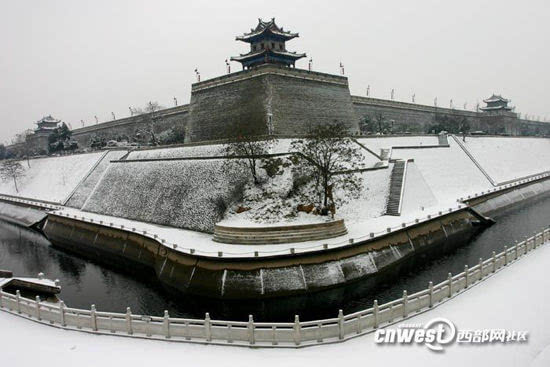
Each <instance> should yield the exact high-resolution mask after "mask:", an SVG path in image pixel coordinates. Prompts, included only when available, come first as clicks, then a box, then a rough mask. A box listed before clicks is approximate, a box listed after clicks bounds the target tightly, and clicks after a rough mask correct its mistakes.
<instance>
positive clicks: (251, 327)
mask: <svg viewBox="0 0 550 367" xmlns="http://www.w3.org/2000/svg"><path fill="white" fill-rule="evenodd" d="M248 342H249V343H250V344H255V343H256V339H255V338H254V317H252V315H248Z"/></svg>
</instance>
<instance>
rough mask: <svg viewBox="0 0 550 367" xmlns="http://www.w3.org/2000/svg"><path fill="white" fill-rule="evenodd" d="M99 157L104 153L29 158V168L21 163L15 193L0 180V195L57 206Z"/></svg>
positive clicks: (10, 182)
mask: <svg viewBox="0 0 550 367" xmlns="http://www.w3.org/2000/svg"><path fill="white" fill-rule="evenodd" d="M103 154H104V152H100V153H89V154H75V155H68V156H63V157H48V158H38V159H31V160H30V165H31V167H30V168H29V167H28V165H27V162H26V161H21V165H22V166H23V168H24V169H25V175H24V177H21V178H19V179H18V181H17V186H18V188H19V192H17V191H16V190H15V185H14V183H13V180H6V181H1V180H0V193H1V194H6V195H15V196H22V197H26V198H31V199H37V200H45V201H52V202H59V203H61V202H63V201H64V200H65V199H66V198H67V196H68V195H69V194H70V193H71V192H72V191H73V190H74V189H75V188H76V186H77V185H78V184H79V183H80V181H81V180H82V179H83V178H84V177H85V175H86V174H87V173H88V172H89V171H90V169H92V167H93V166H94V165H95V164H96V163H97V162H98V160H99V159H100V158H101V157H102V155H103Z"/></svg>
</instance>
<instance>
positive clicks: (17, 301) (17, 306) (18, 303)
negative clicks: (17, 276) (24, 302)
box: [15, 289, 21, 313]
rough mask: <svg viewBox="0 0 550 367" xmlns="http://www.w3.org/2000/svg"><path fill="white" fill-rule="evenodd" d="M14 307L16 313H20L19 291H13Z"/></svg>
mask: <svg viewBox="0 0 550 367" xmlns="http://www.w3.org/2000/svg"><path fill="white" fill-rule="evenodd" d="M15 306H16V308H15V309H16V310H17V313H21V292H20V291H19V289H18V290H16V291H15Z"/></svg>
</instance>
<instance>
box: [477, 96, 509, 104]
mask: <svg viewBox="0 0 550 367" xmlns="http://www.w3.org/2000/svg"><path fill="white" fill-rule="evenodd" d="M500 101H502V102H506V103H508V102H510V100H509V99H506V98H503V97H502V96H501V95H496V94H493V95H492V96H491V97H489V98H487V99H484V100H483V102H485V103H491V102H500Z"/></svg>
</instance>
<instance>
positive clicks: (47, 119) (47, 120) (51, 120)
mask: <svg viewBox="0 0 550 367" xmlns="http://www.w3.org/2000/svg"><path fill="white" fill-rule="evenodd" d="M60 122H61V120H57V119H55V118H53V117H52V115H48V116H44V117H42V118H41V119H40V120H38V121H36V123H37V124H43V123H56V124H57V123H60Z"/></svg>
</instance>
